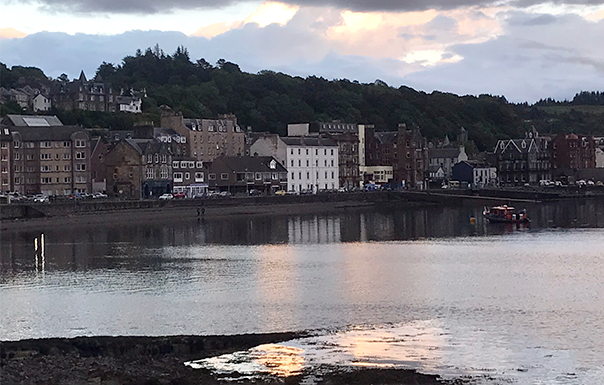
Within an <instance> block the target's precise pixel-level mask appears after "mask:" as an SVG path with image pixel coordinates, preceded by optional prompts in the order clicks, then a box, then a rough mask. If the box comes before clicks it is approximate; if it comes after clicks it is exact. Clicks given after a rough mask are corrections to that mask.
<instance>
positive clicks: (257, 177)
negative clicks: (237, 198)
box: [255, 172, 262, 180]
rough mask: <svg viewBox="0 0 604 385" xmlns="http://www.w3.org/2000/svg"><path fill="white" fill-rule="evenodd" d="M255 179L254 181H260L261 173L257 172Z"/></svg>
mask: <svg viewBox="0 0 604 385" xmlns="http://www.w3.org/2000/svg"><path fill="white" fill-rule="evenodd" d="M255 178H256V180H262V173H260V172H257V173H256V176H255Z"/></svg>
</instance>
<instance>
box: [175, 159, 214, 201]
mask: <svg viewBox="0 0 604 385" xmlns="http://www.w3.org/2000/svg"><path fill="white" fill-rule="evenodd" d="M207 174H208V170H207V169H206V168H205V167H204V164H203V162H202V161H199V160H197V159H195V158H192V157H174V158H173V160H172V181H173V183H174V184H173V185H174V189H173V192H174V193H184V194H185V196H186V197H187V198H195V197H197V196H203V195H205V194H206V193H207V190H208V180H207Z"/></svg>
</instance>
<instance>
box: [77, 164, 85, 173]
mask: <svg viewBox="0 0 604 385" xmlns="http://www.w3.org/2000/svg"><path fill="white" fill-rule="evenodd" d="M76 171H86V163H78V164H76Z"/></svg>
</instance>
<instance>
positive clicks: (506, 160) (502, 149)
mask: <svg viewBox="0 0 604 385" xmlns="http://www.w3.org/2000/svg"><path fill="white" fill-rule="evenodd" d="M550 142H551V138H549V137H542V136H539V133H538V132H537V130H536V129H535V128H532V129H531V130H530V131H529V132H527V133H526V134H525V137H524V138H523V139H505V140H499V141H498V142H497V144H496V146H495V151H494V157H495V162H496V164H497V175H498V178H499V185H500V186H522V185H524V184H527V183H528V184H533V185H536V184H539V181H540V180H551V179H552V166H551V143H550Z"/></svg>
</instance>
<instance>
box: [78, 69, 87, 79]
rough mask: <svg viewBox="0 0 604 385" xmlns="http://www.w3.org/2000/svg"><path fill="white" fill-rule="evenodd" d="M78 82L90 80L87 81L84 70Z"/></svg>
mask: <svg viewBox="0 0 604 385" xmlns="http://www.w3.org/2000/svg"><path fill="white" fill-rule="evenodd" d="M78 80H79V81H80V82H86V81H88V79H86V75H84V70H82V72H80V78H79V79H78Z"/></svg>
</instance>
